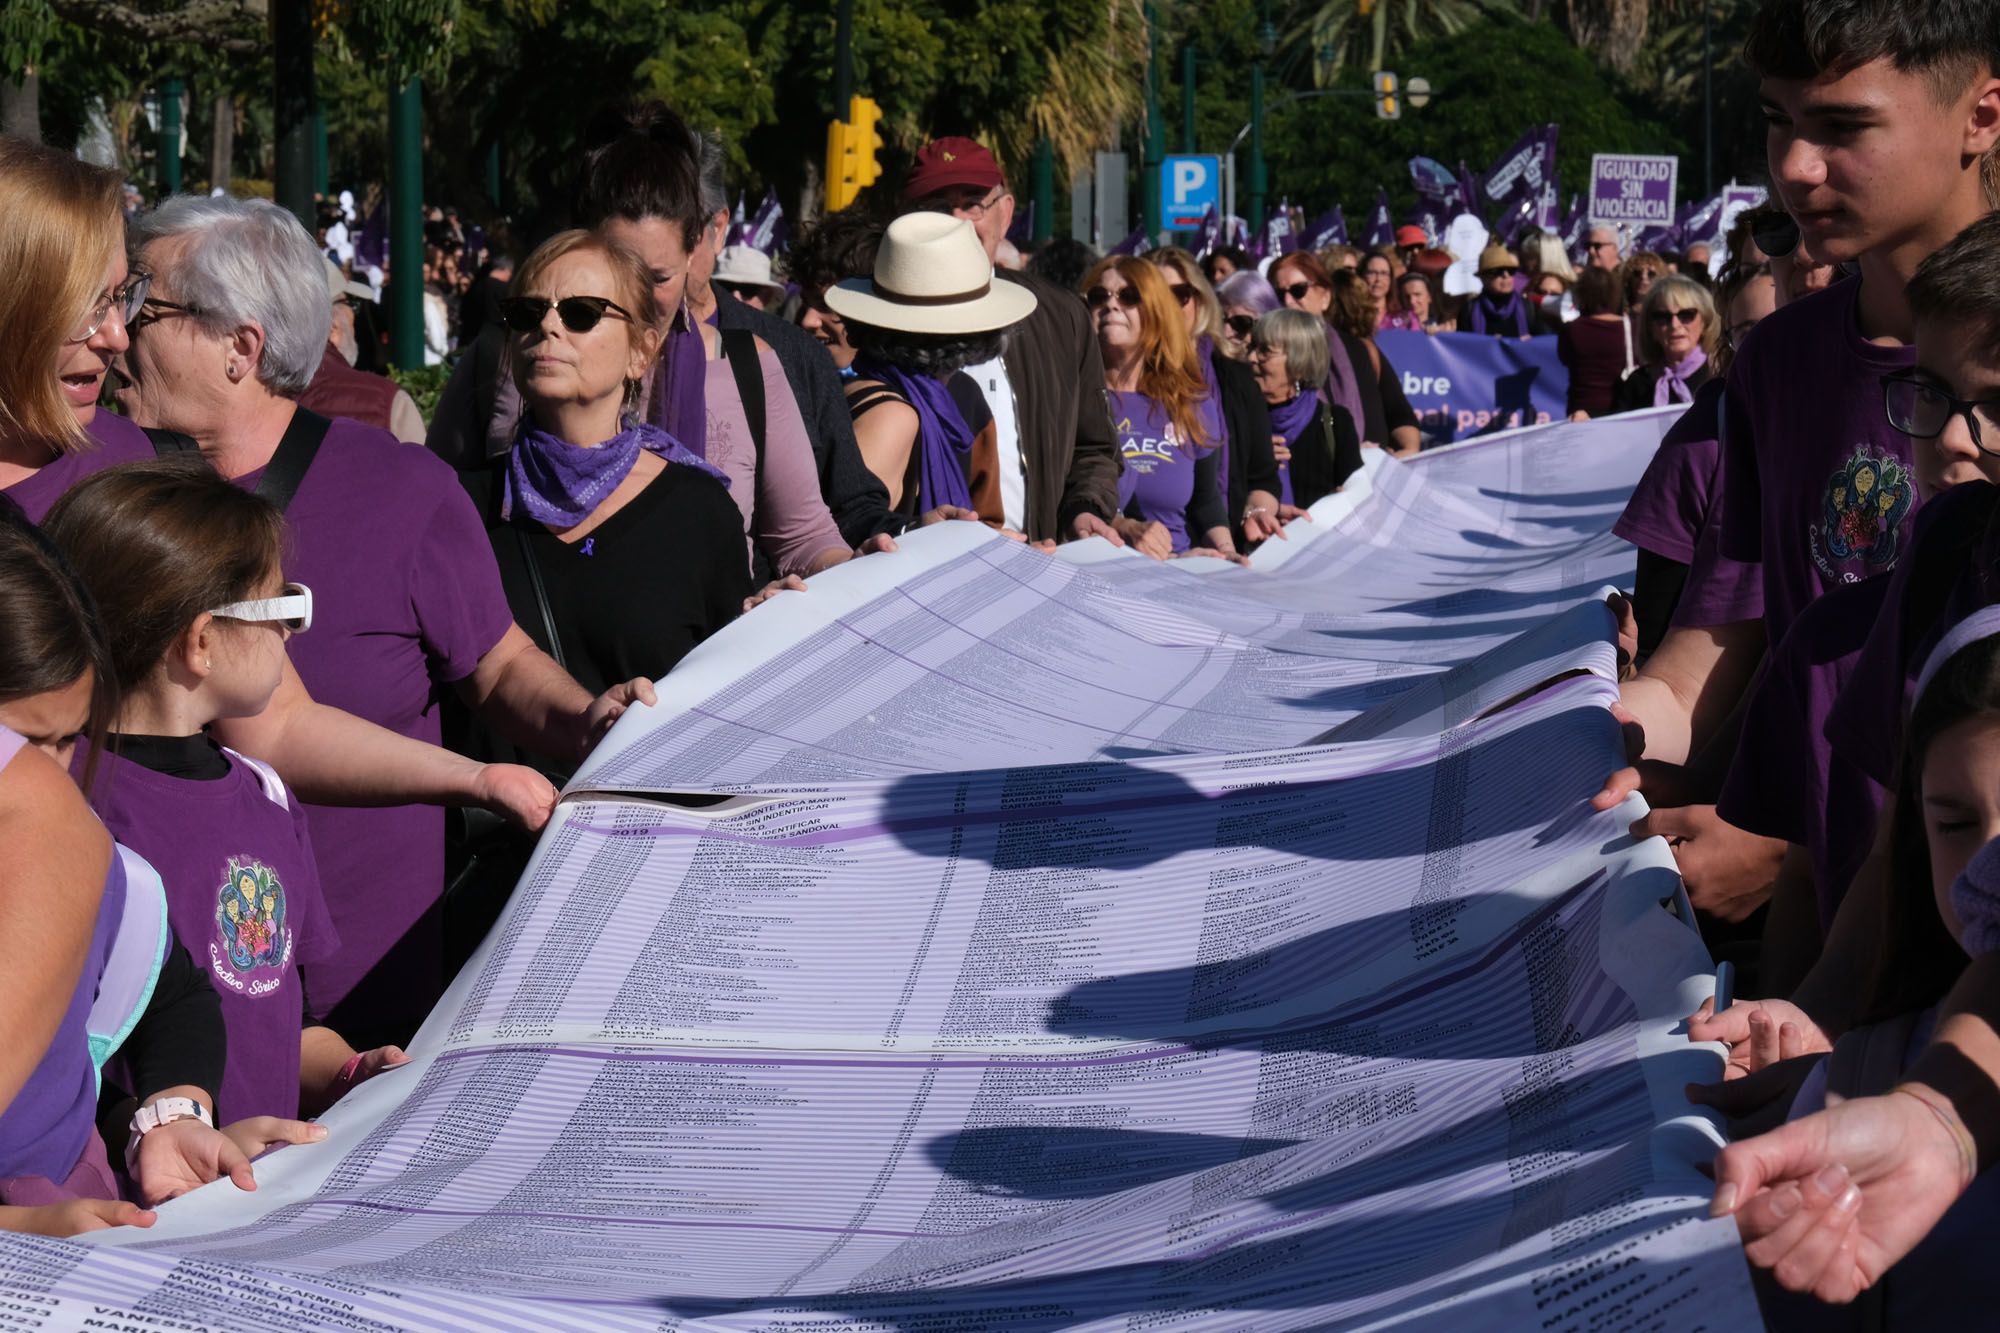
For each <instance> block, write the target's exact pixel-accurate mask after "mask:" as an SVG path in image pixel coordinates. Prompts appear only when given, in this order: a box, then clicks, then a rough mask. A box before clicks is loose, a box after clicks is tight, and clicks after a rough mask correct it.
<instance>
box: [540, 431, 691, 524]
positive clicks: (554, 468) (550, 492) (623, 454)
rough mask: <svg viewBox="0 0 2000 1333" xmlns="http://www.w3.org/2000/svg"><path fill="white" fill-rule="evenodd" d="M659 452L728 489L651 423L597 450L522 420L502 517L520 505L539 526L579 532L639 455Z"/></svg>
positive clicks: (601, 445)
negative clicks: (556, 435) (703, 473)
mask: <svg viewBox="0 0 2000 1333" xmlns="http://www.w3.org/2000/svg"><path fill="white" fill-rule="evenodd" d="M642 449H643V450H645V451H646V452H648V453H654V454H658V455H659V456H660V457H662V458H664V459H666V460H667V461H668V462H669V463H680V464H682V465H684V466H686V467H692V468H697V469H699V470H700V471H703V472H706V473H708V475H709V476H711V477H714V478H715V479H716V480H717V481H719V482H721V483H722V484H723V485H724V486H727V485H729V478H727V477H725V476H723V475H722V473H721V472H720V471H719V470H718V469H716V468H715V467H713V466H711V465H710V464H709V463H708V462H707V461H706V460H704V459H701V458H697V457H696V456H695V455H694V454H692V453H690V452H689V451H688V450H687V449H685V448H683V447H682V446H681V443H680V441H678V440H676V439H675V438H674V437H673V436H671V435H669V434H667V432H665V431H663V430H661V429H660V428H659V427H658V426H655V425H653V424H651V423H650V422H644V421H639V422H634V423H633V424H632V425H630V426H627V427H626V428H625V429H624V430H622V431H620V432H619V433H618V434H616V435H614V436H612V437H611V438H610V439H608V440H606V441H605V442H604V443H603V444H600V445H598V446H597V447H596V448H586V447H584V446H583V445H578V444H570V443H569V442H568V441H566V440H559V439H557V438H556V437H555V436H553V435H551V434H549V433H548V432H547V431H545V430H541V429H539V428H538V427H537V426H535V424H534V423H533V421H532V420H531V419H529V418H528V417H525V416H524V417H522V418H521V433H520V435H519V436H518V437H516V439H515V441H514V451H513V453H512V454H510V455H509V456H508V459H507V480H506V483H505V485H504V487H503V488H502V490H501V494H500V517H501V518H503V519H511V518H512V517H513V516H514V510H515V507H516V506H517V505H518V506H519V508H520V509H521V511H522V512H523V513H525V514H527V516H528V517H529V518H532V519H534V520H535V521H536V522H537V523H546V524H548V525H549V526H550V527H552V528H573V527H575V526H576V525H577V524H579V523H581V522H583V520H584V519H586V518H588V517H590V515H591V513H592V512H593V511H594V510H595V509H596V508H597V506H598V505H599V504H601V503H602V502H603V500H604V497H605V496H607V495H609V494H611V492H613V491H615V490H617V489H618V483H620V482H622V481H624V480H625V478H626V476H627V475H629V474H630V473H631V471H632V465H633V464H634V463H636V462H638V461H639V451H640V450H642Z"/></svg>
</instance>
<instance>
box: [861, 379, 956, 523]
mask: <svg viewBox="0 0 2000 1333" xmlns="http://www.w3.org/2000/svg"><path fill="white" fill-rule="evenodd" d="M854 373H855V377H856V378H857V379H864V380H878V381H880V382H881V383H883V384H886V385H888V386H889V387H890V388H892V389H894V390H895V391H896V392H897V393H899V394H901V395H902V397H903V401H904V402H906V403H908V404H909V405H910V406H911V407H913V408H915V409H916V413H917V451H918V452H917V507H918V508H919V509H935V508H937V507H938V506H939V505H957V506H958V507H960V508H961V509H970V508H972V488H971V486H970V485H969V484H967V482H966V479H965V478H966V471H967V464H968V462H969V461H970V459H971V457H972V427H970V426H968V425H966V424H965V417H964V416H963V415H962V414H961V413H960V412H959V410H958V404H957V403H955V402H953V401H952V398H951V390H949V389H947V388H946V387H945V386H944V382H943V381H942V380H935V379H932V378H931V377H930V376H929V375H912V374H911V373H910V372H909V371H907V370H904V369H902V368H901V367H899V366H892V365H890V364H889V363H888V362H886V361H877V360H874V359H872V358H870V357H865V356H864V357H856V358H855V361H854Z"/></svg>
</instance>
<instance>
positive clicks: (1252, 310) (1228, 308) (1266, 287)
mask: <svg viewBox="0 0 2000 1333" xmlns="http://www.w3.org/2000/svg"><path fill="white" fill-rule="evenodd" d="M1215 299H1216V300H1217V301H1218V302H1220V303H1221V305H1222V336H1223V341H1225V342H1227V343H1228V344H1229V354H1230V355H1231V356H1233V357H1235V358H1236V359H1238V360H1247V359H1248V358H1249V356H1250V335H1251V333H1252V332H1253V331H1254V330H1255V329H1256V327H1257V321H1258V320H1260V319H1262V318H1263V317H1264V316H1265V315H1268V314H1270V313H1271V312H1272V311H1273V310H1276V309H1278V293H1277V292H1276V291H1274V290H1272V287H1271V284H1270V283H1268V282H1266V281H1265V280H1264V278H1263V277H1262V276H1261V275H1260V274H1258V273H1257V272H1256V271H1255V270H1250V271H1246V272H1243V273H1232V274H1230V275H1229V276H1228V277H1226V278H1224V279H1223V280H1222V281H1221V282H1219V283H1217V284H1216V286H1215Z"/></svg>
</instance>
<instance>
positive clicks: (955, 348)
mask: <svg viewBox="0 0 2000 1333" xmlns="http://www.w3.org/2000/svg"><path fill="white" fill-rule="evenodd" d="M846 323H847V341H848V342H849V343H851V344H852V345H853V347H854V350H855V353H856V354H857V356H860V357H872V358H874V359H875V360H877V361H886V362H888V363H889V364H890V365H892V366H898V367H900V368H902V369H904V370H907V371H909V372H911V373H912V374H917V375H929V376H930V377H931V378H933V379H943V378H944V377H945V376H947V375H949V374H951V373H952V372H953V371H955V370H964V369H965V368H966V367H967V366H976V365H978V364H979V363H980V362H982V361H991V360H992V359H993V358H994V357H996V356H999V355H1000V353H1001V352H1003V351H1005V350H1006V348H1007V330H1006V329H995V330H993V331H992V332H990V333H909V332H906V331H905V330H903V329H884V328H879V327H877V326H876V325H873V324H863V323H860V322H859V321H857V320H853V319H849V320H847V321H846Z"/></svg>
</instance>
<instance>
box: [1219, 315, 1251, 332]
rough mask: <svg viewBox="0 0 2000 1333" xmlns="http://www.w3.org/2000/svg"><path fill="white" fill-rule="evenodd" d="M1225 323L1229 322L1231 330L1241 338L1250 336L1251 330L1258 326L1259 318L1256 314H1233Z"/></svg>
mask: <svg viewBox="0 0 2000 1333" xmlns="http://www.w3.org/2000/svg"><path fill="white" fill-rule="evenodd" d="M1223 323H1225V324H1227V325H1228V326H1229V331H1230V332H1231V333H1233V334H1235V335H1236V336H1237V337H1239V338H1248V337H1249V336H1250V330H1252V329H1254V328H1256V327H1257V319H1256V316H1254V315H1231V316H1230V317H1229V318H1228V319H1226V320H1224V321H1223Z"/></svg>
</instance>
